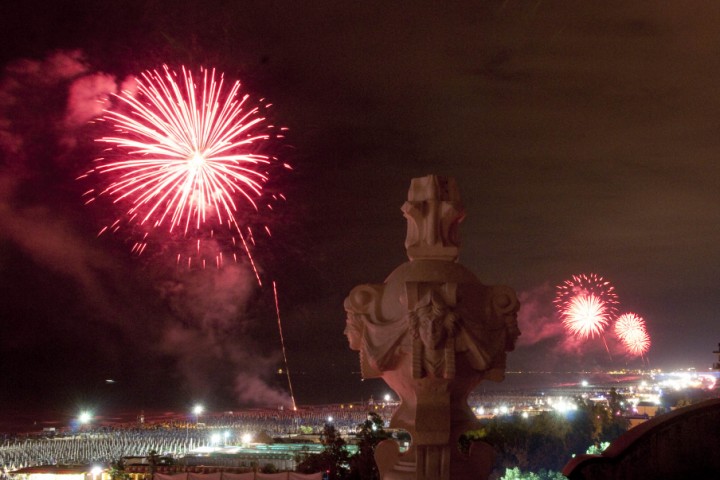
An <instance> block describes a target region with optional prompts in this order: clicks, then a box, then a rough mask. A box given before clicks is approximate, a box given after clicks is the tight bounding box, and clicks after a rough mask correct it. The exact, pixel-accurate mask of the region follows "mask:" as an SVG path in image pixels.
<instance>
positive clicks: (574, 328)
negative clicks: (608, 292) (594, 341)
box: [561, 294, 610, 339]
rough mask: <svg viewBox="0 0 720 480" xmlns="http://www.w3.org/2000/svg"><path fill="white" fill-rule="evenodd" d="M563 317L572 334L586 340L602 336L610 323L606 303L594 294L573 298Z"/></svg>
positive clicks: (564, 323)
mask: <svg viewBox="0 0 720 480" xmlns="http://www.w3.org/2000/svg"><path fill="white" fill-rule="evenodd" d="M561 316H562V321H563V325H564V326H565V328H566V329H567V330H568V331H569V332H570V333H571V334H573V335H576V336H578V337H581V338H585V339H587V338H592V337H595V336H596V335H601V334H602V332H603V330H604V329H605V328H606V327H607V325H608V323H609V321H610V318H609V315H608V308H607V305H606V303H605V302H604V301H603V300H602V299H601V298H599V297H597V296H595V295H593V294H589V295H577V296H575V297H573V298H572V300H570V303H569V305H568V306H567V308H566V309H565V310H564V311H563V313H562V315H561Z"/></svg>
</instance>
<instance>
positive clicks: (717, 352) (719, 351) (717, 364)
mask: <svg viewBox="0 0 720 480" xmlns="http://www.w3.org/2000/svg"><path fill="white" fill-rule="evenodd" d="M713 353H714V354H715V355H717V356H718V361H717V362H715V363H713V370H719V371H720V343H718V349H717V350H715V351H714V352H713Z"/></svg>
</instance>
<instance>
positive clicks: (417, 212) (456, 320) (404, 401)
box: [344, 175, 520, 480]
mask: <svg viewBox="0 0 720 480" xmlns="http://www.w3.org/2000/svg"><path fill="white" fill-rule="evenodd" d="M402 211H403V213H404V215H405V217H406V218H407V222H408V225H407V237H406V240H405V246H406V248H407V252H408V257H409V258H410V261H408V262H406V263H404V264H402V265H400V266H399V267H397V268H396V269H395V270H394V271H393V272H392V273H391V274H390V275H389V276H388V277H387V279H386V280H385V283H382V284H364V285H359V286H357V287H355V288H353V289H352V290H351V292H350V294H349V295H348V297H347V298H346V299H345V305H344V306H345V310H346V311H347V327H346V329H345V334H346V335H347V337H348V341H349V342H350V348H351V349H353V350H358V351H359V352H360V366H361V371H362V376H363V378H375V377H382V379H383V380H385V382H386V383H387V384H388V385H389V386H390V387H391V388H392V389H393V390H395V392H396V393H397V395H398V397H399V398H400V405H399V406H398V408H397V409H396V411H395V413H394V414H393V417H392V419H391V421H390V426H391V427H393V428H402V429H405V430H407V431H408V432H409V433H410V435H411V437H412V446H411V448H410V450H409V451H408V452H406V453H403V454H401V453H400V452H399V449H398V447H397V445H396V444H395V443H393V441H385V442H383V443H381V444H380V445H378V447H377V449H376V453H375V457H376V461H377V464H378V468H379V469H380V473H381V478H382V480H396V479H417V480H449V479H450V478H452V479H453V480H465V479H471V478H472V479H482V478H486V477H487V475H488V474H489V472H490V469H491V468H492V458H491V457H492V449H491V448H490V447H489V446H487V445H485V446H484V447H483V446H481V445H476V446H475V450H472V449H471V452H470V455H468V456H464V455H462V454H460V453H459V451H458V448H457V442H458V439H459V437H460V435H461V434H462V433H464V432H466V431H468V430H471V429H474V428H478V422H477V419H476V418H475V416H474V415H473V413H472V411H471V409H470V407H469V406H468V404H467V398H468V395H469V394H470V392H471V391H472V390H473V388H475V386H477V385H478V384H479V383H480V382H481V381H483V380H494V381H501V380H502V379H503V378H504V374H505V358H506V352H509V351H511V350H513V349H514V347H515V341H516V340H517V338H518V336H519V335H520V330H519V329H518V326H517V312H518V309H519V308H520V303H519V302H518V299H517V296H516V295H515V292H514V291H513V290H512V289H511V288H510V287H506V286H486V285H483V284H482V283H481V282H480V281H479V280H478V279H477V277H475V275H473V274H472V273H471V272H470V271H469V270H467V269H466V268H465V267H463V266H462V265H460V264H459V263H457V258H458V253H459V248H460V240H459V235H458V225H459V223H460V222H461V221H462V219H463V217H464V215H465V212H464V209H463V206H462V204H461V202H460V194H459V192H458V189H457V185H456V184H455V180H454V179H452V178H446V177H440V176H437V175H428V176H426V177H422V178H415V179H413V180H412V182H411V184H410V190H409V192H408V201H407V202H406V203H405V204H404V205H403V207H402ZM387 442H390V443H387Z"/></svg>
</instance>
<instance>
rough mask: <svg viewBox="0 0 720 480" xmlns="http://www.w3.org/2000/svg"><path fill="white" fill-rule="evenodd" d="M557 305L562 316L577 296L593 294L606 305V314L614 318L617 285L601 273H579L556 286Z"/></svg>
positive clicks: (616, 302)
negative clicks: (614, 285)
mask: <svg viewBox="0 0 720 480" xmlns="http://www.w3.org/2000/svg"><path fill="white" fill-rule="evenodd" d="M556 292H557V293H556V296H555V306H556V308H557V310H558V313H559V314H560V316H561V317H563V316H564V312H565V311H566V310H568V309H569V308H570V307H571V306H572V303H573V301H574V299H575V298H576V297H579V296H585V297H587V296H589V295H592V296H593V297H595V298H596V300H597V301H598V302H601V303H602V304H603V306H604V307H605V314H606V315H607V316H608V317H610V318H613V317H614V316H615V315H617V307H618V296H617V294H616V293H615V287H613V285H612V284H611V283H610V282H609V281H607V280H605V279H604V278H603V277H601V276H600V275H597V274H594V273H590V274H584V273H582V274H579V275H573V276H572V277H571V278H570V279H568V280H565V281H564V282H563V283H562V284H560V285H558V286H557V288H556Z"/></svg>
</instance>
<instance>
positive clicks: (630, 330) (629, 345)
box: [614, 313, 650, 356]
mask: <svg viewBox="0 0 720 480" xmlns="http://www.w3.org/2000/svg"><path fill="white" fill-rule="evenodd" d="M614 329H615V335H617V337H618V338H619V339H620V341H621V342H622V344H623V345H624V346H625V350H626V351H627V353H628V354H629V355H635V356H642V355H644V354H645V353H647V351H648V350H649V349H650V336H649V335H648V332H647V327H646V326H645V320H644V319H643V318H642V317H641V316H639V315H636V314H634V313H625V314H623V315H620V316H619V317H618V319H617V320H616V321H615V327H614Z"/></svg>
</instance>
